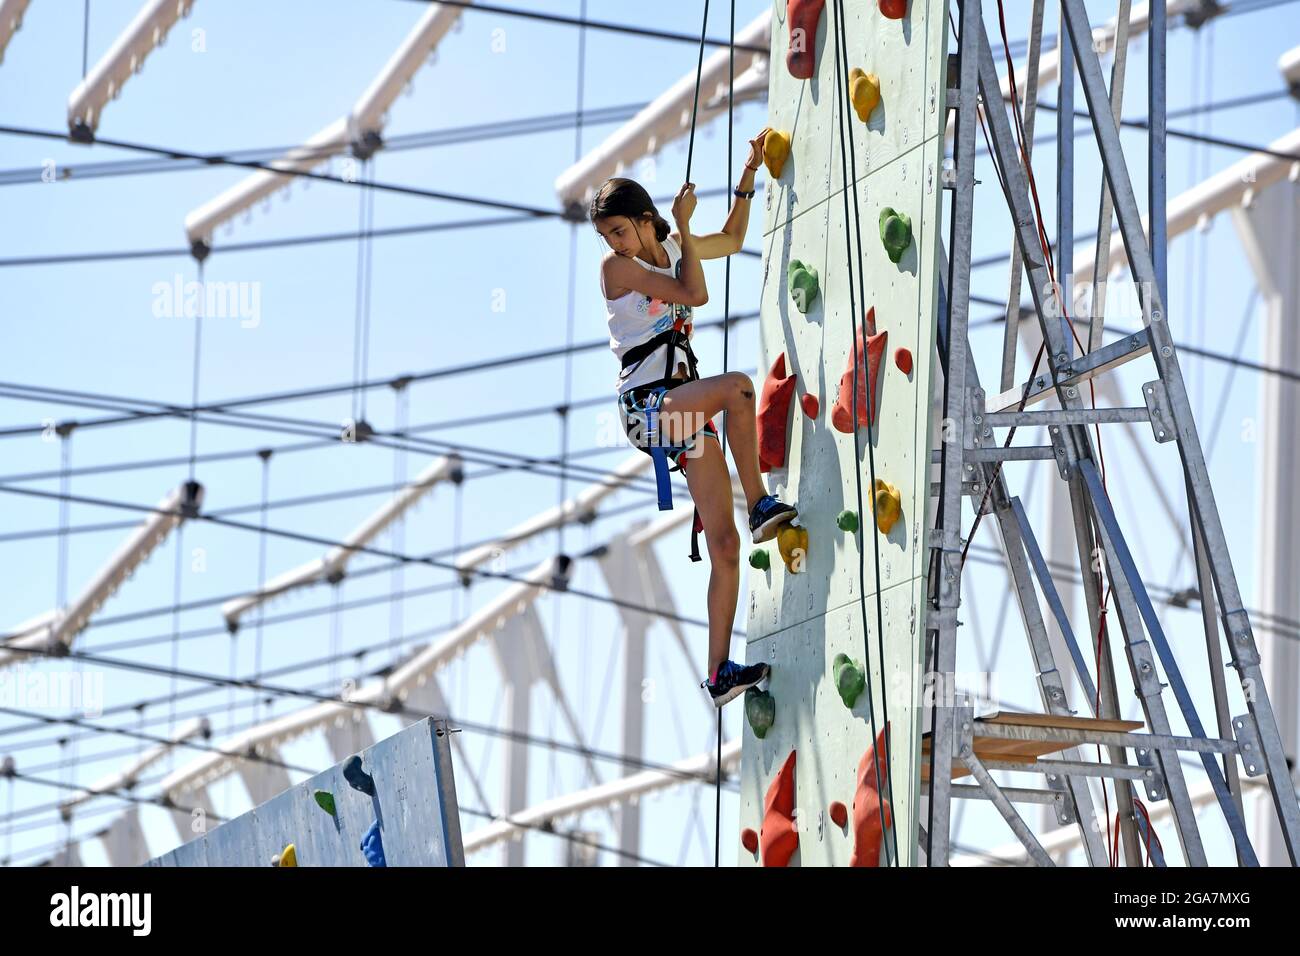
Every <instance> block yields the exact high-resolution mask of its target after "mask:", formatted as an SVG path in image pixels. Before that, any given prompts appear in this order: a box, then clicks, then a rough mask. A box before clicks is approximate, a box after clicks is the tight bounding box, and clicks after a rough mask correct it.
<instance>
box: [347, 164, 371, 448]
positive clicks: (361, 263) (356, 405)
mask: <svg viewBox="0 0 1300 956" xmlns="http://www.w3.org/2000/svg"><path fill="white" fill-rule="evenodd" d="M373 176H374V170H373V167H372V166H371V160H369V159H364V160H362V162H361V182H362V183H363V184H366V185H363V187H362V189H361V194H360V196H359V198H358V205H359V207H360V208H359V211H358V220H359V221H358V226H357V280H356V302H355V306H356V309H355V316H354V319H353V325H352V421H353V422H354V423H358V422H363V421H365V418H366V392H367V389H364V388H362V387H361V383H362V382H364V381H365V379H366V372H367V369H368V367H369V364H370V276H371V265H372V262H373V251H374V243H373V241H372V237H373V229H374V221H375V191H374V190H373V189H370V188H369V186H368V184H369V183H370V182H371V180H372V179H373ZM357 437H358V439H359V438H360V437H361V436H360V435H358V436H357Z"/></svg>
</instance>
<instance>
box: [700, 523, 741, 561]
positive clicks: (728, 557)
mask: <svg viewBox="0 0 1300 956" xmlns="http://www.w3.org/2000/svg"><path fill="white" fill-rule="evenodd" d="M704 540H705V542H706V543H707V544H708V546H709V557H710V559H711V560H712V561H713V562H714V563H715V564H717V563H722V562H725V563H726V564H729V565H732V564H734V565H737V566H739V564H740V534H739V532H737V531H736V526H735V525H734V524H732V525H728V526H725V527H722V528H714V529H712V531H708V530H706V531H705V533H704Z"/></svg>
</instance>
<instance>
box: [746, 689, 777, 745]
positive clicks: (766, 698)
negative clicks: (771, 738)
mask: <svg viewBox="0 0 1300 956" xmlns="http://www.w3.org/2000/svg"><path fill="white" fill-rule="evenodd" d="M745 717H746V719H747V720H748V721H749V726H750V727H752V728H753V730H754V736H755V737H757V738H758V739H759V740H762V739H763V738H764V737H766V736H767V732H768V731H769V730H771V729H772V724H773V723H775V721H776V698H774V697H773V696H772V695H771V694H769V693H768V692H767V691H765V690H759V689H758V688H757V687H751V688H750V689H749V690H747V691H745Z"/></svg>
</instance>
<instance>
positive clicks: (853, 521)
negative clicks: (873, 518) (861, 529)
mask: <svg viewBox="0 0 1300 956" xmlns="http://www.w3.org/2000/svg"><path fill="white" fill-rule="evenodd" d="M835 523H836V524H837V525H839V526H840V530H841V531H847V532H849V534H853V533H854V532H856V531H857V530H858V513H857V512H856V511H849V510H848V509H845V510H844V511H841V512H840V515H839V517H838V518H836V519H835Z"/></svg>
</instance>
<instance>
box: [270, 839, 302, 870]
mask: <svg viewBox="0 0 1300 956" xmlns="http://www.w3.org/2000/svg"><path fill="white" fill-rule="evenodd" d="M275 860H276V863H275V865H276V866H297V865H298V851H297V850H296V849H294V845H293V844H292V843H289V844H286V845H285V848H284V849H283V850H281V851H280V855H279V856H277V857H276V858H275Z"/></svg>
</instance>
